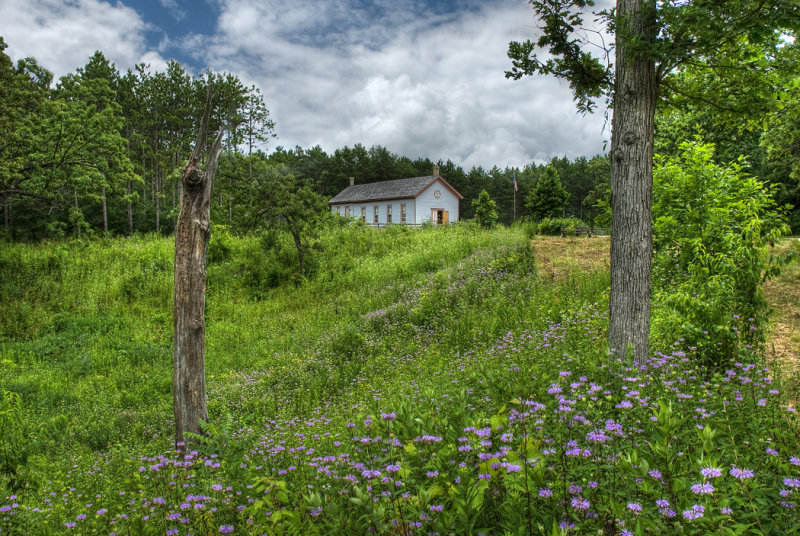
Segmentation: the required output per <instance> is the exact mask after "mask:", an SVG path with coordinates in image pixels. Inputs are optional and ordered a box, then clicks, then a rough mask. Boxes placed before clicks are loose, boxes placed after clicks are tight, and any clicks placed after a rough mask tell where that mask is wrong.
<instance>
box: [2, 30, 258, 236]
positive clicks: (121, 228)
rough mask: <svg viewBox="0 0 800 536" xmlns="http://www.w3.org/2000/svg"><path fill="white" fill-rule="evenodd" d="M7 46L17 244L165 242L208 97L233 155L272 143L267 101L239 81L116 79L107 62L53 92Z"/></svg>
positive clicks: (7, 180)
mask: <svg viewBox="0 0 800 536" xmlns="http://www.w3.org/2000/svg"><path fill="white" fill-rule="evenodd" d="M5 48H6V44H5V42H4V41H3V40H2V37H0V206H2V212H3V227H4V229H5V233H6V234H7V235H8V236H9V237H11V238H16V239H31V238H41V237H46V236H61V235H65V234H73V235H80V234H82V233H84V232H87V231H94V232H112V233H119V234H131V233H134V232H150V231H155V232H170V231H171V230H172V227H173V226H174V219H175V211H176V207H177V200H178V198H179V196H180V191H179V188H180V181H179V180H178V172H179V170H180V169H181V168H182V167H183V165H185V162H186V159H187V157H188V155H189V153H190V147H191V144H192V142H193V141H194V136H195V129H196V125H197V123H198V118H199V117H200V116H201V115H202V111H203V110H204V108H205V105H206V96H207V95H208V94H209V92H208V91H207V90H208V88H209V86H210V87H211V91H210V94H211V95H212V107H213V110H214V113H213V115H212V118H211V127H212V128H211V129H210V131H211V132H215V131H216V130H217V129H218V128H220V127H224V128H225V129H226V131H227V134H226V137H225V149H226V151H228V152H252V151H254V150H255V147H256V146H257V145H259V144H261V143H263V142H265V141H266V140H267V139H268V138H269V137H271V136H273V127H274V125H273V123H272V121H271V119H270V117H269V111H268V110H267V108H266V106H265V104H264V99H263V96H262V95H261V93H260V91H259V90H258V89H257V88H256V87H254V86H251V87H245V86H244V85H243V84H242V82H241V81H240V80H239V79H238V78H237V77H235V76H233V75H230V74H226V73H214V72H211V71H208V72H206V73H204V74H203V75H202V76H199V77H195V76H192V75H190V74H189V73H188V72H187V71H186V69H184V68H183V67H182V66H181V65H180V64H179V63H177V62H174V61H170V62H169V63H168V64H167V68H166V70H165V71H163V72H154V71H152V70H151V69H150V68H149V66H147V65H144V64H140V65H136V66H135V67H134V68H133V69H130V70H128V71H127V72H126V73H124V74H122V73H120V72H119V71H118V70H117V69H116V68H115V66H114V64H112V63H110V62H109V61H108V60H107V59H106V58H105V57H104V56H103V54H102V53H101V52H96V53H95V54H94V55H93V56H92V57H91V58H90V59H89V62H88V63H87V64H86V65H85V66H83V67H81V68H79V69H77V71H76V72H75V73H70V74H68V75H66V76H63V77H62V78H61V79H60V80H59V81H58V82H57V83H56V84H55V86H54V85H53V75H52V74H51V73H50V72H48V71H47V70H46V69H45V68H43V67H42V66H40V65H39V64H38V63H37V62H36V60H35V59H34V58H26V59H23V60H20V61H18V62H17V64H16V65H14V64H13V62H12V61H11V59H10V58H9V57H8V55H6V54H5V52H4V51H5Z"/></svg>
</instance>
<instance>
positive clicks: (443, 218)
mask: <svg viewBox="0 0 800 536" xmlns="http://www.w3.org/2000/svg"><path fill="white" fill-rule="evenodd" d="M353 183H354V181H353V178H352V177H351V178H350V186H348V187H347V188H345V189H344V190H342V191H341V192H339V194H338V195H336V196H335V197H334V198H333V199H331V200H330V201H328V204H329V205H330V207H331V211H333V212H338V213H339V214H341V215H342V216H348V217H352V218H358V219H361V220H362V221H365V222H367V223H368V224H370V225H374V226H379V227H382V226H384V225H386V224H389V223H393V224H397V225H421V224H423V223H425V222H431V223H433V224H444V223H454V222H457V221H458V219H459V201H460V200H461V199H463V198H464V196H463V195H461V194H460V193H458V191H457V190H456V189H455V188H453V187H452V186H451V185H450V184H449V183H448V182H447V181H446V180H444V179H443V178H442V176H441V175H439V166H434V167H433V175H428V176H425V177H412V178H410V179H398V180H393V181H383V182H371V183H367V184H353Z"/></svg>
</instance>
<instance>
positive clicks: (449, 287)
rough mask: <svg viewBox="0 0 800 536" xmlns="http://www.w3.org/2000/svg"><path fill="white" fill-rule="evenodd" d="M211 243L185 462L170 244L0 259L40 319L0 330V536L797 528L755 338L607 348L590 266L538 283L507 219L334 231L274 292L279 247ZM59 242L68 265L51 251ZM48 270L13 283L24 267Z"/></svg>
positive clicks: (783, 403) (766, 371) (791, 475)
mask: <svg viewBox="0 0 800 536" xmlns="http://www.w3.org/2000/svg"><path fill="white" fill-rule="evenodd" d="M217 235H218V238H220V239H221V240H222V241H224V243H216V244H214V245H213V247H212V253H213V255H212V262H211V264H210V265H209V290H208V311H207V340H208V346H207V349H208V352H207V354H208V355H207V357H208V359H207V363H208V386H209V413H210V417H211V422H210V423H208V424H206V425H205V429H206V435H205V436H204V437H203V438H202V439H200V440H198V443H196V444H195V446H194V448H195V450H194V451H192V452H190V453H186V454H183V455H181V454H178V453H176V452H175V451H173V450H172V449H171V445H170V437H171V424H170V401H171V396H170V367H171V350H170V329H169V326H171V318H170V316H169V315H170V310H171V307H169V306H170V290H169V287H170V284H169V282H170V280H171V271H170V269H169V268H168V267H167V268H166V269H161V268H160V266H161V264H160V261H164V260H166V262H167V263H168V262H169V253H170V244H169V241H167V240H162V239H155V238H142V239H136V240H134V241H132V242H126V241H122V240H120V241H106V242H92V243H72V244H49V245H47V246H19V245H14V246H11V245H8V247H6V248H4V249H3V254H2V255H3V260H2V267H3V268H2V269H3V272H4V273H6V272H10V271H11V268H10V266H12V265H14V266H16V267H17V272H18V273H14V274H10V277H9V279H8V281H9V282H8V283H6V282H5V281H6V280H5V279H4V282H3V283H1V284H0V291H1V292H2V297H3V302H2V303H3V308H8V309H13V308H20V309H23V308H25V307H28V308H29V310H30V311H34V312H36V314H39V313H40V314H41V318H42V321H41V323H40V322H36V321H32V322H29V323H28V324H26V325H25V326H24V329H23V330H21V331H20V332H16V331H15V330H14V328H13V326H12V325H11V324H9V323H7V322H6V323H4V324H3V326H4V327H3V330H4V331H3V332H2V333H3V335H2V337H3V341H2V343H0V345H1V346H0V360H2V363H3V365H4V366H3V367H2V369H0V391H2V390H7V391H13V392H14V393H16V394H12V395H3V396H4V398H3V399H2V400H0V410H2V411H0V425H2V426H3V427H4V430H10V431H11V435H10V436H9V437H8V438H6V437H5V436H4V437H2V438H0V451H2V452H5V453H10V454H11V455H12V457H13V458H14V460H17V461H24V463H22V462H20V463H18V464H17V465H16V466H15V467H16V468H12V469H11V470H9V469H8V467H6V466H3V467H4V471H5V472H4V473H3V475H0V478H3V477H4V476H5V485H6V486H7V487H8V488H9V491H8V492H7V494H6V495H5V496H3V494H0V531H3V533H9V534H52V533H63V532H65V531H72V532H76V533H79V534H95V533H112V532H114V533H118V534H124V533H130V534H181V535H188V534H212V533H223V534H224V533H236V534H330V535H338V534H403V535H411V534H470V535H477V534H487V535H488V534H498V535H506V534H514V535H520V536H522V535H531V534H543V535H568V534H574V535H577V534H600V533H602V534H637V535H642V534H659V533H683V534H694V535H700V534H712V533H718V534H745V533H761V534H786V533H788V532H790V531H791V530H794V527H796V526H798V519H797V513H796V509H795V508H794V506H795V500H794V498H793V494H794V493H796V488H800V447H798V441H797V438H796V436H795V434H794V433H793V431H792V430H793V428H792V427H793V426H796V425H797V419H796V416H795V415H796V412H795V411H794V409H793V408H792V407H791V406H790V405H788V404H787V395H788V394H790V391H789V390H788V389H787V388H786V386H785V385H784V384H783V383H782V378H781V376H780V374H778V373H776V372H775V371H774V370H772V369H771V368H770V367H767V366H765V364H764V362H763V361H760V360H759V356H757V355H753V354H752V353H750V352H749V351H748V350H747V349H742V352H741V354H740V355H739V356H737V358H738V360H737V361H735V362H731V363H730V364H729V365H728V367H729V368H728V369H727V370H725V371H724V372H719V371H713V370H706V369H704V368H703V367H701V366H698V365H697V364H696V363H695V362H693V358H694V357H695V356H694V355H693V354H692V350H691V349H688V348H683V347H682V346H681V344H680V341H675V346H673V347H671V348H670V349H669V350H668V351H665V352H664V353H659V354H656V355H654V356H653V359H652V360H651V361H650V362H649V363H648V365H647V366H646V367H644V368H641V369H636V368H633V367H631V366H630V364H629V363H627V362H626V361H625V358H624V356H614V355H608V353H607V348H606V345H605V342H604V341H605V330H606V326H607V321H606V315H605V311H606V310H607V305H608V304H607V300H606V296H607V288H608V283H609V277H608V272H607V270H606V271H602V270H601V271H599V272H593V273H577V272H573V273H568V274H564V275H565V277H563V278H558V279H552V278H547V280H545V281H541V280H539V279H538V278H537V275H536V269H535V263H534V258H533V254H532V250H531V248H530V246H529V243H528V241H527V239H526V238H524V237H523V235H522V232H521V231H520V230H508V229H496V230H492V231H482V230H479V229H477V228H474V227H471V226H455V227H453V228H444V229H423V230H420V231H409V230H405V229H392V228H390V229H387V230H381V231H379V230H373V229H367V228H362V227H360V226H357V225H356V226H345V227H332V228H329V229H326V230H325V231H324V232H323V233H322V235H321V236H320V238H319V241H318V242H317V243H316V245H313V246H312V248H313V251H314V253H313V255H312V256H313V257H315V258H314V259H313V262H314V263H315V264H316V267H315V269H314V270H313V271H312V272H310V274H308V275H306V276H303V277H300V276H299V275H298V276H297V277H294V278H292V277H289V278H287V279H285V280H284V282H283V284H282V285H279V286H277V287H276V286H274V283H275V281H274V280H271V281H269V282H268V283H269V284H264V281H265V280H264V279H260V278H258V277H255V276H252V274H253V272H255V271H258V270H267V269H269V267H264V266H260V265H259V264H258V261H259V259H263V258H265V257H268V258H272V259H273V261H274V260H275V259H277V258H281V257H284V259H285V261H286V265H282V266H279V268H280V269H286V270H291V269H292V268H291V262H292V258H291V256H290V255H288V254H287V253H285V252H284V251H283V249H282V246H281V245H280V241H281V240H284V238H281V237H269V239H268V240H264V239H263V238H236V237H232V236H230V235H227V234H225V233H224V232H220V233H218V234H217ZM265 245H269V247H270V249H269V250H268V251H267V252H266V253H264V255H262V254H261V253H263V250H264V247H265ZM48 248H50V249H48ZM52 248H56V249H57V248H64V249H65V250H66V251H67V252H68V255H66V256H64V257H63V258H61V257H59V259H60V260H58V261H48V260H47V259H48V258H49V256H50V255H51V254H52V251H51V249H52ZM136 248H138V251H136ZM119 259H125V260H124V261H120V260H119ZM48 262H52V263H54V265H55V266H57V269H56V268H55V267H53V268H50V269H48V270H49V271H44V272H43V273H44V275H43V276H42V280H41V281H39V280H37V281H36V285H39V287H37V288H38V289H39V290H37V291H36V292H35V293H34V294H31V296H34V297H33V298H26V297H25V296H24V293H23V292H21V291H20V290H19V288H20V285H23V284H26V282H30V281H32V280H33V279H35V277H32V276H31V275H30V274H28V273H27V271H28V270H29V269H31V268H32V267H41V266H45V265H47V264H48ZM73 280H74V284H73ZM133 280H135V281H137V283H136V284H133V285H132V284H131V283H130V281H133ZM120 281H128V283H127V284H122V283H120ZM44 289H48V290H47V291H45V290H44ZM136 293H141V295H140V296H138V297H137V294H136ZM6 298H7V299H6ZM28 302H31V303H28ZM34 302H35V303H34ZM101 303H102V304H103V307H102V309H101V308H100V307H99V304H101ZM671 346H672V345H671ZM17 395H20V396H19V399H21V403H22V411H19V409H18V408H20V405H19V403H18V401H17V400H18V399H17V398H16V397H17ZM65 419H66V422H64V421H65ZM20 438H24V440H23V439H20ZM27 444H30V446H26V445H27ZM8 475H11V476H8ZM755 531H758V532H755Z"/></svg>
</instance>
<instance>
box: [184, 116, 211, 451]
mask: <svg viewBox="0 0 800 536" xmlns="http://www.w3.org/2000/svg"><path fill="white" fill-rule="evenodd" d="M207 121H208V115H207V114H206V117H205V119H204V121H203V123H202V124H201V126H200V132H199V133H198V137H197V143H196V144H195V148H194V151H193V153H192V156H191V158H190V159H189V163H188V164H186V167H185V168H184V169H183V172H182V173H181V183H182V185H183V197H182V199H181V207H180V213H179V215H178V220H177V222H176V224H175V289H174V300H175V301H174V327H175V336H174V345H175V348H174V363H173V376H172V390H173V409H174V412H175V443H176V446H178V448H179V449H180V448H182V446H183V444H184V443H185V442H186V440H187V438H186V437H185V434H186V432H191V433H194V434H200V433H201V432H202V430H201V428H200V419H203V420H204V421H205V420H208V409H207V399H206V377H205V304H206V259H207V253H208V240H209V238H210V228H209V225H210V207H211V205H210V201H211V188H212V185H213V182H214V174H215V173H216V169H217V161H218V159H219V155H220V152H221V150H222V131H220V133H219V135H218V136H217V138H216V140H215V141H214V144H213V145H212V147H211V149H210V151H209V153H208V159H207V162H206V166H205V170H202V169H200V167H199V164H200V157H201V153H202V148H203V146H204V144H205V141H206V128H207V126H206V125H207Z"/></svg>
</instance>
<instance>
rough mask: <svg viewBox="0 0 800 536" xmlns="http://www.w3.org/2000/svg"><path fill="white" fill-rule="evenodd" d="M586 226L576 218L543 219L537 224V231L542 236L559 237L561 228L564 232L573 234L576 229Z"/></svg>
mask: <svg viewBox="0 0 800 536" xmlns="http://www.w3.org/2000/svg"><path fill="white" fill-rule="evenodd" d="M585 225H586V224H585V223H583V221H581V220H579V219H578V218H573V217H567V218H544V219H543V220H541V221H540V222H539V226H538V230H539V234H542V235H550V236H555V235H560V234H561V230H562V228H563V230H564V232H565V233H567V234H569V233H574V232H575V228H576V227H582V226H585Z"/></svg>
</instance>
